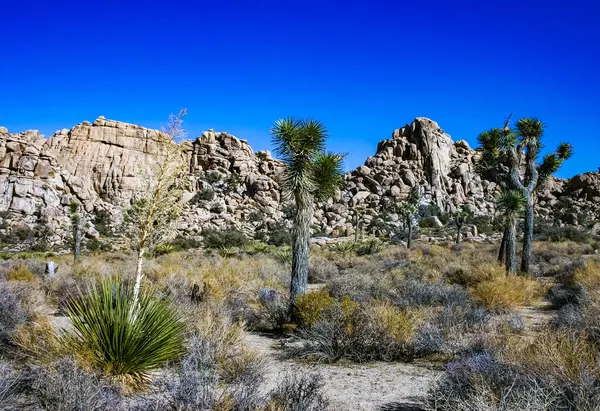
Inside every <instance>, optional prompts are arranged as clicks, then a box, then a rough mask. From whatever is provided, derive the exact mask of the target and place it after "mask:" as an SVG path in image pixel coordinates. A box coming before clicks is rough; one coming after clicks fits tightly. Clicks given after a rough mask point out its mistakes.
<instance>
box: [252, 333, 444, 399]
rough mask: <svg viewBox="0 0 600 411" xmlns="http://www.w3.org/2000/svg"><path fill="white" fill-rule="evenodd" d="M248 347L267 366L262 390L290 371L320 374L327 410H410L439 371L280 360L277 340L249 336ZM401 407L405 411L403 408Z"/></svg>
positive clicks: (408, 366)
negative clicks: (260, 356)
mask: <svg viewBox="0 0 600 411" xmlns="http://www.w3.org/2000/svg"><path fill="white" fill-rule="evenodd" d="M247 343H248V345H249V346H250V347H251V348H252V349H254V350H255V351H257V352H259V353H261V354H262V355H263V356H264V358H265V361H266V363H267V367H266V368H267V371H266V381H265V389H271V388H273V387H275V386H276V385H277V382H278V381H279V379H280V376H281V375H282V374H283V373H285V372H286V371H289V370H293V369H296V370H298V369H299V370H300V372H319V373H320V374H321V375H322V376H323V379H324V381H325V395H326V396H327V398H328V399H329V400H330V403H331V404H330V410H336V411H338V410H339V411H347V410H357V411H358V410H410V409H418V408H415V407H414V406H415V405H417V404H418V403H419V401H420V400H421V399H422V398H423V397H424V396H425V394H426V392H427V390H428V388H429V387H430V386H431V385H432V384H433V383H434V382H435V380H436V379H437V378H438V377H439V376H440V375H441V374H442V372H441V371H437V370H433V369H430V368H426V367H422V366H418V365H412V364H402V363H384V362H375V363H369V364H339V365H338V364H335V365H329V364H305V363H297V362H293V361H285V360H281V359H280V357H281V355H280V354H281V344H280V343H279V340H277V339H273V338H270V337H268V336H264V335H258V334H248V336H247ZM403 407H404V408H403Z"/></svg>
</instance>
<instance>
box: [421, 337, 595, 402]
mask: <svg viewBox="0 0 600 411" xmlns="http://www.w3.org/2000/svg"><path fill="white" fill-rule="evenodd" d="M481 348H482V350H481V351H477V352H475V353H473V354H470V355H467V356H465V357H463V358H461V359H459V360H457V361H454V362H452V363H450V364H448V366H447V371H446V374H445V375H444V376H443V378H442V379H441V380H440V381H438V382H437V383H436V384H435V385H434V387H433V388H432V390H430V393H429V398H428V400H429V404H428V405H429V409H431V410H448V411H450V410H473V411H475V410H498V409H502V410H510V411H517V410H532V411H563V410H584V411H593V410H598V409H599V408H600V366H599V362H598V360H599V353H598V350H597V348H596V347H594V346H593V345H592V344H590V343H589V342H588V341H587V340H586V338H585V336H584V335H576V334H574V333H562V332H560V333H553V332H551V331H548V332H546V333H543V334H542V335H540V337H539V338H537V339H536V340H534V341H530V342H527V341H526V340H524V339H522V338H519V337H516V336H499V337H498V339H497V340H492V341H489V343H487V344H484V347H481Z"/></svg>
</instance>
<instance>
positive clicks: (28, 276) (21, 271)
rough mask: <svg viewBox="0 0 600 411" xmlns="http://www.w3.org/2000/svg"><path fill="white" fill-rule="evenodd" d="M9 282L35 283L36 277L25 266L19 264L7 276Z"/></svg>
mask: <svg viewBox="0 0 600 411" xmlns="http://www.w3.org/2000/svg"><path fill="white" fill-rule="evenodd" d="M6 279H7V280H8V281H33V280H35V276H34V275H33V273H32V272H31V270H30V269H29V267H27V266H26V265H25V264H18V265H16V266H15V267H13V269H12V270H10V271H9V272H8V274H7V275H6Z"/></svg>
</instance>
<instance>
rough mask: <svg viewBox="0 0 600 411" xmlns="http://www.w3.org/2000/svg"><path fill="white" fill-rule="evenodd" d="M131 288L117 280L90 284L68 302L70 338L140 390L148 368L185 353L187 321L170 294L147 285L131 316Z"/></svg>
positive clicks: (99, 364) (115, 375) (96, 361)
mask: <svg viewBox="0 0 600 411" xmlns="http://www.w3.org/2000/svg"><path fill="white" fill-rule="evenodd" d="M132 304H134V303H133V290H132V289H131V287H126V286H123V285H121V284H120V282H119V281H117V280H116V279H104V280H102V281H101V282H100V283H99V285H98V286H90V287H89V288H88V289H87V291H85V292H82V293H80V294H79V295H78V296H76V297H74V298H73V299H71V300H70V301H69V302H68V304H67V313H68V316H69V318H70V319H71V322H72V324H73V331H72V332H71V334H69V336H68V339H69V340H70V341H71V342H72V343H73V344H74V345H75V346H76V347H79V348H80V349H81V351H82V352H89V353H90V356H91V361H92V362H93V363H94V365H95V366H96V367H98V368H99V369H100V370H102V371H103V372H104V373H105V374H107V375H108V376H110V377H113V378H115V380H117V381H120V382H122V383H124V384H125V385H126V386H128V387H131V388H134V389H139V388H142V387H143V386H144V385H145V384H147V383H148V382H149V379H150V375H149V372H150V371H152V370H155V369H157V368H159V367H161V366H162V365H164V364H165V363H167V362H168V361H171V360H175V359H177V358H178V357H179V355H180V354H181V353H182V347H183V344H182V342H183V329H184V323H183V322H182V321H181V319H180V318H179V317H178V315H177V313H176V311H175V310H174V309H173V308H172V307H171V305H170V302H169V301H168V300H166V299H161V298H157V297H156V296H155V292H154V291H153V290H151V289H149V288H144V289H143V290H142V292H141V293H140V295H139V300H138V303H137V306H136V309H135V314H133V315H132Z"/></svg>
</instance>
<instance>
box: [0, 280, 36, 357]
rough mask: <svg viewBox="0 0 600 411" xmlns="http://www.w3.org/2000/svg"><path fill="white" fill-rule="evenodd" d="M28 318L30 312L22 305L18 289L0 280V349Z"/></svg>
mask: <svg viewBox="0 0 600 411" xmlns="http://www.w3.org/2000/svg"><path fill="white" fill-rule="evenodd" d="M29 319H30V313H29V312H28V311H27V309H26V308H25V307H23V304H22V299H21V296H20V292H19V289H18V288H17V287H15V286H14V285H13V284H10V283H8V282H6V281H0V350H1V349H2V347H3V346H4V345H6V344H7V343H8V342H9V340H10V338H11V337H12V336H13V334H14V333H15V331H16V330H17V327H18V326H19V325H20V324H24V323H25V322H27V321H29Z"/></svg>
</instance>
